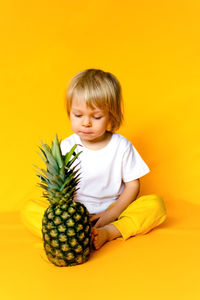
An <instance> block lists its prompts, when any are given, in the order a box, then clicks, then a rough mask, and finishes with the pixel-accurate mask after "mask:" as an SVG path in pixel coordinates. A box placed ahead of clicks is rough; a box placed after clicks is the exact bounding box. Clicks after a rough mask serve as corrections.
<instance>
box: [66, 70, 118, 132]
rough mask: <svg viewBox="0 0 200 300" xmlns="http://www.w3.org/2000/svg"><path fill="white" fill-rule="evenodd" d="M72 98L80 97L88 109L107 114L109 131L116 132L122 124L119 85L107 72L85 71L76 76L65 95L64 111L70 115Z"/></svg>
mask: <svg viewBox="0 0 200 300" xmlns="http://www.w3.org/2000/svg"><path fill="white" fill-rule="evenodd" d="M73 97H81V99H84V101H85V103H86V105H87V106H88V107H90V108H94V106H97V107H98V108H100V109H103V110H106V111H107V112H108V113H109V120H110V130H111V131H115V130H117V129H118V128H119V127H120V125H121V124H122V122H123V112H122V110H123V102H122V91H121V85H120V83H119V81H118V79H117V78H116V77H115V76H114V75H113V74H112V73H109V72H104V71H102V70H99V69H87V70H84V71H81V72H79V73H78V74H76V75H75V76H74V77H73V78H72V79H71V81H70V84H69V86H68V89H67V93H66V99H65V101H66V103H65V104H66V110H67V114H68V116H69V115H70V110H71V105H72V100H73Z"/></svg>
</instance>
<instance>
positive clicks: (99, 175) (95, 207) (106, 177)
mask: <svg viewBox="0 0 200 300" xmlns="http://www.w3.org/2000/svg"><path fill="white" fill-rule="evenodd" d="M74 144H77V145H78V146H77V148H76V150H75V151H76V153H78V152H80V151H83V152H82V153H81V154H80V155H79V156H78V160H79V161H80V164H79V168H80V174H81V175H80V182H79V184H78V188H79V189H78V190H77V193H76V200H77V201H79V202H81V203H83V204H84V205H85V206H86V207H87V209H88V211H89V213H91V214H92V213H99V212H102V211H105V210H106V209H107V208H108V207H109V206H110V205H111V204H112V203H113V202H115V201H116V200H117V199H118V197H119V196H120V194H121V193H122V191H123V190H124V187H125V185H124V182H128V181H132V180H135V179H137V178H139V177H142V176H144V175H145V174H147V173H149V172H150V170H149V167H148V166H147V165H146V163H145V162H144V161H143V159H142V158H141V156H140V155H139V153H138V152H137V150H136V149H135V147H134V146H133V145H132V143H131V142H130V141H128V140H127V139H126V138H125V137H123V136H122V135H120V134H118V133H113V134H112V137H111V139H110V141H109V143H108V144H107V145H106V146H105V147H104V148H102V149H100V150H91V149H88V148H86V147H85V146H84V145H83V143H82V142H81V139H80V137H79V136H78V135H77V134H72V135H70V136H69V137H67V138H66V139H64V140H62V141H61V144H60V146H61V151H62V154H63V155H65V154H66V153H67V152H69V150H70V149H71V148H72V147H73V146H74ZM74 164H75V162H74ZM76 164H77V162H76Z"/></svg>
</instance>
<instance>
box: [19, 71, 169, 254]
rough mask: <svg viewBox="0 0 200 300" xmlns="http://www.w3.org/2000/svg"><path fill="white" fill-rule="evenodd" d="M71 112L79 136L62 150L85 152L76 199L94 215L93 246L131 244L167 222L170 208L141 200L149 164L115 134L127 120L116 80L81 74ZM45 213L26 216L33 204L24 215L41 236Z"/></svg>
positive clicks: (73, 85)
mask: <svg viewBox="0 0 200 300" xmlns="http://www.w3.org/2000/svg"><path fill="white" fill-rule="evenodd" d="M66 109H67V113H68V116H69V118H70V122H71V128H72V130H73V132H74V133H73V134H72V135H71V136H69V137H67V138H66V139H64V140H62V142H61V151H62V154H63V155H65V154H66V153H67V152H68V151H69V150H70V149H71V147H72V146H73V145H74V144H77V145H78V146H77V148H76V151H77V152H80V151H82V153H81V154H80V155H79V157H78V159H79V160H80V170H81V180H80V182H79V189H78V191H77V194H76V199H75V200H77V201H79V202H81V203H83V204H84V205H85V206H86V207H87V209H88V211H89V213H90V219H91V221H92V223H93V227H92V233H93V234H92V244H93V247H94V248H95V249H99V248H100V247H101V246H102V245H103V244H105V243H106V242H107V241H111V240H113V239H115V238H119V237H121V238H123V239H124V240H126V239H128V238H129V237H131V236H134V235H137V234H145V233H147V232H149V231H150V230H151V229H153V228H155V227H156V226H158V225H160V224H161V223H163V222H164V221H165V219H166V209H165V205H164V202H163V200H162V198H161V197H160V196H158V195H156V194H152V195H146V196H142V197H139V198H137V197H138V194H139V191H140V181H139V178H140V177H142V176H144V175H145V174H147V173H149V171H150V170H149V168H148V166H147V165H146V163H145V162H144V161H143V159H142V158H141V156H140V155H139V153H138V152H137V150H136V149H135V147H134V146H133V145H132V143H131V142H130V141H128V140H127V139H126V138H125V137H123V136H122V135H120V134H118V133H116V132H115V131H116V130H117V129H119V127H120V125H121V123H122V121H123V113H122V91H121V86H120V83H119V81H118V80H117V78H116V77H115V76H114V75H113V74H112V73H109V72H104V71H102V70H99V69H87V70H84V71H81V72H79V73H78V74H76V75H75V76H74V77H73V78H72V80H71V82H70V84H69V87H68V91H67V97H66ZM38 205H39V204H38ZM31 209H32V211H33V206H32V208H31ZM38 209H39V210H38ZM44 209H46V207H42V206H40V208H39V207H37V208H35V210H37V211H39V212H38V218H37V219H34V221H33V219H32V221H31V219H30V218H29V220H28V217H27V216H28V215H29V213H28V210H30V206H29V208H27V207H26V209H25V210H24V211H23V219H24V220H25V219H26V221H25V222H26V224H27V225H28V224H29V225H28V226H29V228H30V229H32V232H34V233H36V234H37V235H40V234H41V233H40V231H41V229H40V226H41V225H40V224H41V219H42V216H43V213H44ZM31 222H32V224H31Z"/></svg>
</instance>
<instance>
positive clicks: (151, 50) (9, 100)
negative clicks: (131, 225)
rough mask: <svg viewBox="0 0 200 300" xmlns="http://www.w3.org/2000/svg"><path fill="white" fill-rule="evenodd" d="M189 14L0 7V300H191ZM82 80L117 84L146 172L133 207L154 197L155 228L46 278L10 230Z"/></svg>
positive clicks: (195, 233)
mask: <svg viewBox="0 0 200 300" xmlns="http://www.w3.org/2000/svg"><path fill="white" fill-rule="evenodd" d="M199 15H200V3H199V1H197V0H196V1H195V0H191V1H184V0H181V1H179V0H177V1H174V0H173V1H172V0H168V1H160V0H157V1H156V0H149V1H148V0H143V1H132V0H129V1H126V0H125V1H119V0H115V1H114V0H112V1H111V0H101V1H92V0H84V1H80V0H76V1H68V0H62V1H59V0H58V1H52V0H51V1H49V0H48V1H47V0H40V1H39V0H35V1H25V0H18V1H14V0H7V1H1V4H0V31H1V32H0V34H1V35H0V36H1V39H0V41H1V47H0V71H1V72H0V91H1V118H0V120H1V124H0V126H1V148H0V149H1V173H0V174H1V189H0V199H1V201H0V252H1V253H0V265H1V273H0V277H1V278H0V282H1V289H0V291H1V295H2V297H3V298H2V299H4V300H11V299H16V300H18V299H19V300H22V299H27V298H30V299H38V300H40V299H46V298H47V299H50V300H51V299H61V298H62V299H64V297H65V298H66V299H87V300H90V299H101V300H102V299H105V300H107V299H138V300H140V299H146V300H147V299H159V300H160V299H162V300H165V299H172V300H179V299H181V300H188V299H191V300H199V299H200V288H199V269H200V260H199V241H200V238H199V237H200V223H199V215H200V205H199V204H200V191H199V179H200V178H199V169H200V143H199V140H200V134H199V131H200V130H199V127H200V126H199V114H200V109H199V98H200V97H199V96H200V85H199V82H200V81H199V79H200V38H199V37H200V18H199ZM86 68H99V69H103V70H105V71H109V72H112V73H113V74H115V75H116V76H117V78H118V79H119V81H120V82H121V86H122V91H123V96H124V102H125V123H124V125H123V126H122V127H121V129H120V130H119V133H121V134H123V135H124V136H126V137H127V138H128V139H130V140H131V141H132V143H133V144H134V146H135V147H136V149H137V150H138V151H139V153H140V155H141V156H142V158H143V159H144V161H145V162H146V163H147V165H148V166H149V168H150V170H151V172H150V173H149V174H147V175H146V176H144V177H142V178H141V192H140V194H141V195H144V194H151V193H157V194H159V195H160V196H162V197H163V199H164V201H165V203H166V208H167V216H168V218H167V220H166V222H165V223H164V224H163V225H161V226H159V227H158V228H157V229H155V230H152V231H151V232H150V233H148V234H146V235H143V236H140V235H139V236H135V237H133V238H130V239H128V240H127V241H125V242H124V241H123V240H121V239H116V240H114V241H111V242H109V243H106V244H105V245H104V246H103V247H102V248H101V249H99V250H98V251H96V252H95V253H94V254H93V255H92V257H91V259H90V260H89V261H88V262H87V263H85V264H82V265H79V266H75V267H72V268H57V267H55V266H54V265H52V264H50V263H49V262H48V261H47V259H46V256H45V253H44V250H43V245H42V241H41V240H39V239H38V238H37V237H35V236H33V235H32V234H31V233H30V232H29V231H28V230H27V229H26V228H25V227H24V226H23V224H21V222H20V217H19V210H20V208H21V207H22V206H23V203H24V202H25V201H26V200H28V199H30V198H35V197H41V194H42V191H40V188H39V187H38V186H37V183H38V182H39V181H38V180H39V178H38V177H37V176H36V173H35V171H34V165H38V166H41V167H44V165H43V162H42V161H41V158H40V157H39V155H38V152H39V148H38V146H39V145H40V140H43V142H47V143H50V142H51V141H52V139H53V138H54V136H55V134H56V133H57V134H58V136H59V138H60V139H63V138H65V137H67V136H68V135H69V134H71V133H72V132H71V129H70V124H69V121H68V119H67V114H66V112H65V109H64V98H65V92H66V87H67V85H68V83H69V81H70V79H71V78H72V77H73V76H74V75H75V74H76V73H78V72H80V71H81V70H84V69H86Z"/></svg>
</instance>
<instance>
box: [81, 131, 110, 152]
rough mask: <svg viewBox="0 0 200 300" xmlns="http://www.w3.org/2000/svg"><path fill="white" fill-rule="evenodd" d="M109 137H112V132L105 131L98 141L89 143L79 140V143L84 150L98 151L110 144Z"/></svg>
mask: <svg viewBox="0 0 200 300" xmlns="http://www.w3.org/2000/svg"><path fill="white" fill-rule="evenodd" d="M111 137H112V132H110V131H106V132H105V133H104V135H103V136H102V137H101V138H100V139H95V140H91V141H87V140H82V139H81V142H82V144H83V145H84V146H85V147H86V148H88V149H90V150H100V149H102V148H104V147H105V146H106V145H107V144H108V143H109V142H110V140H111Z"/></svg>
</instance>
